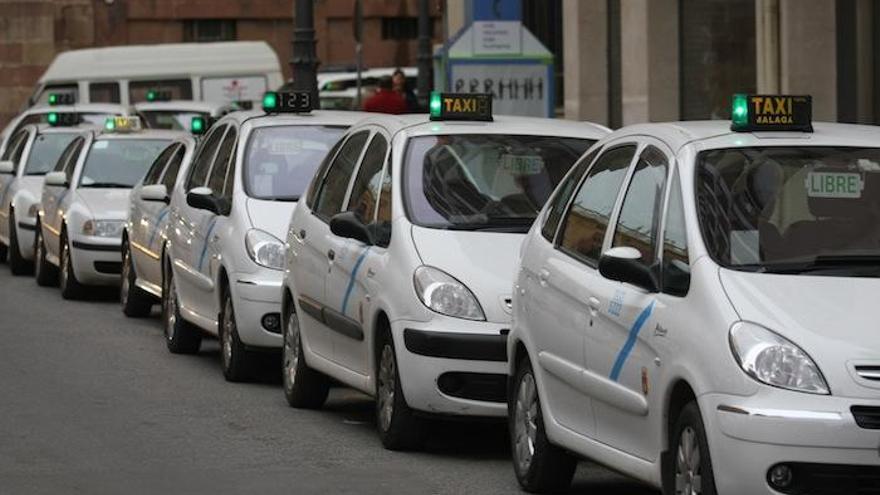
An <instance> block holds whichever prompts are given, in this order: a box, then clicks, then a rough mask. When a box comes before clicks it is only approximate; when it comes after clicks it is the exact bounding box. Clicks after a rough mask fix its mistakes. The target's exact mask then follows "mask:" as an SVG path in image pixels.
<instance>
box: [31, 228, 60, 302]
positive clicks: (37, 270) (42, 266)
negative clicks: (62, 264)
mask: <svg viewBox="0 0 880 495" xmlns="http://www.w3.org/2000/svg"><path fill="white" fill-rule="evenodd" d="M34 278H36V279H37V285H39V286H41V287H51V286H53V285H58V269H57V268H56V267H55V265H53V264H52V263H49V260H47V259H46V243H45V241H44V239H43V229H42V227H41V226H40V224H39V223H37V233H36V235H35V236H34Z"/></svg>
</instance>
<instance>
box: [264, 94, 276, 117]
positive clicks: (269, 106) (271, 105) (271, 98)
mask: <svg viewBox="0 0 880 495" xmlns="http://www.w3.org/2000/svg"><path fill="white" fill-rule="evenodd" d="M263 110H264V111H266V112H271V111H274V110H278V93H276V92H274V91H266V94H264V95H263Z"/></svg>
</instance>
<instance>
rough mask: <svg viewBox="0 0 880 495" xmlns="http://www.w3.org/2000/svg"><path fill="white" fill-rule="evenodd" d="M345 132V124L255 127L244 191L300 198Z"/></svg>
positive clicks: (283, 198) (277, 197)
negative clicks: (342, 125)
mask: <svg viewBox="0 0 880 495" xmlns="http://www.w3.org/2000/svg"><path fill="white" fill-rule="evenodd" d="M344 132H345V127H341V126H318V125H286V126H272V127H259V128H257V129H255V130H254V131H253V133H251V137H250V140H249V143H248V147H247V155H246V156H245V159H244V189H245V193H246V194H247V195H248V196H250V197H252V198H255V199H266V200H279V201H297V200H299V197H300V196H301V195H302V193H303V191H305V189H306V186H308V184H309V181H311V180H312V176H314V175H315V170H317V169H318V166H319V165H320V164H321V162H322V161H323V160H324V157H325V156H326V155H327V152H328V151H330V148H331V147H332V146H333V145H334V144H335V143H336V141H338V140H339V138H340V137H341V136H342V134H343V133H344Z"/></svg>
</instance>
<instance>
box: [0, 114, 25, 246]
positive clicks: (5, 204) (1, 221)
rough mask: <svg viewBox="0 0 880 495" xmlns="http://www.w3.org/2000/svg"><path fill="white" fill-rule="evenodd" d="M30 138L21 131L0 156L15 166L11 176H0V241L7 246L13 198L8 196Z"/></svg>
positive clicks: (1, 159)
mask: <svg viewBox="0 0 880 495" xmlns="http://www.w3.org/2000/svg"><path fill="white" fill-rule="evenodd" d="M30 136H31V131H30V130H29V129H22V130H21V131H19V132H18V134H16V135H15V136H13V137H12V139H11V140H10V142H9V143H10V144H9V146H8V147H7V148H6V151H4V152H3V156H0V161H7V160H8V161H11V162H12V163H13V165H14V166H15V169H14V170H13V172H12V173H11V174H0V240H2V241H3V242H4V243H6V244H7V245H8V244H9V210H10V205H11V203H12V196H13V194H10V190H11V189H12V183H13V182H15V180H16V178H17V177H18V175H19V173H20V172H21V166H22V164H21V163H20V162H21V157H22V154H23V153H24V149H25V147H26V146H27V143H28V141H29V138H30Z"/></svg>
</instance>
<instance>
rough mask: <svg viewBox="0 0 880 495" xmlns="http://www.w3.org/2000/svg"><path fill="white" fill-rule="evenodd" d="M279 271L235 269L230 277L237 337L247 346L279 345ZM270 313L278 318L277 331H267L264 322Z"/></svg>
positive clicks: (280, 277) (280, 275)
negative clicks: (239, 271)
mask: <svg viewBox="0 0 880 495" xmlns="http://www.w3.org/2000/svg"><path fill="white" fill-rule="evenodd" d="M282 275H283V274H282V273H281V272H275V271H271V270H268V269H267V270H265V271H261V272H258V273H236V274H232V276H231V277H230V279H231V280H232V281H233V283H232V284H231V285H232V289H231V290H232V304H233V307H234V308H235V320H236V324H237V325H238V337H239V338H240V339H241V342H242V343H243V344H245V345H246V346H250V347H262V348H276V349H280V348H281V344H282V343H283V339H282V337H281V328H280V321H281V320H280V317H281V283H282ZM267 315H268V316H267ZM271 316H274V317H276V318H278V322H279V326H278V328H277V330H276V331H270V330H269V329H267V328H266V326H265V325H264V323H266V322H267V320H266V318H267V317H271Z"/></svg>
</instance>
